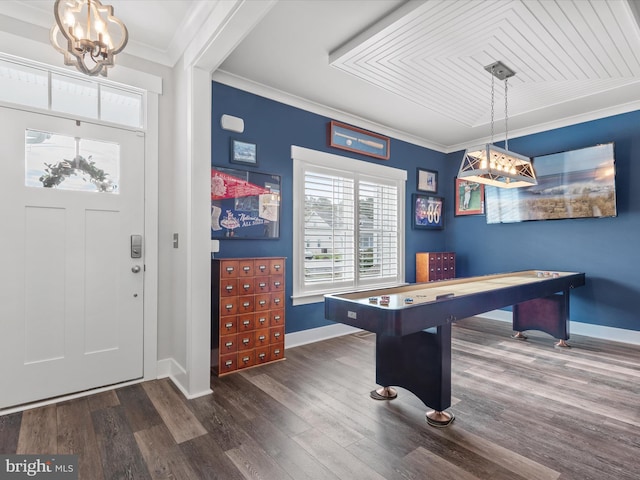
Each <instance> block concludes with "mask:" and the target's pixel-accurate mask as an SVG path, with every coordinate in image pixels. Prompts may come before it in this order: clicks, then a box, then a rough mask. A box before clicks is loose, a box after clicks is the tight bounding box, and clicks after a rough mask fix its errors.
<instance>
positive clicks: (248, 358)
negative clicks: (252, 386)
mask: <svg viewBox="0 0 640 480" xmlns="http://www.w3.org/2000/svg"><path fill="white" fill-rule="evenodd" d="M249 360H251V358H250V357H242V362H243V363H248V362H249Z"/></svg>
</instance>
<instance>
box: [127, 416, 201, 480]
mask: <svg viewBox="0 0 640 480" xmlns="http://www.w3.org/2000/svg"><path fill="white" fill-rule="evenodd" d="M133 436H134V437H135V439H136V443H137V444H138V447H139V448H140V452H141V453H142V458H144V461H145V463H146V465H147V469H148V470H149V473H150V474H151V478H153V480H199V479H200V477H199V476H198V474H197V473H196V472H195V471H194V470H193V468H192V467H191V465H190V464H189V461H188V460H187V458H186V457H185V455H184V454H183V453H182V450H180V448H179V447H178V444H177V443H176V442H175V440H174V439H173V436H172V435H171V432H169V429H167V427H166V426H165V425H164V424H161V425H155V426H153V427H150V428H148V429H145V430H139V431H137V432H135V433H134V434H133Z"/></svg>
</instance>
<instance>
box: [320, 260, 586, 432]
mask: <svg viewBox="0 0 640 480" xmlns="http://www.w3.org/2000/svg"><path fill="white" fill-rule="evenodd" d="M584 284H585V274H584V273H575V272H547V271H540V270H527V271H521V272H513V273H503V274H495V275H483V276H478V277H470V278H458V279H454V280H443V281H438V282H430V283H415V284H410V285H404V286H401V287H393V288H386V289H379V290H369V291H362V292H353V293H341V294H327V295H325V296H324V305H325V317H326V318H327V319H328V320H333V321H335V322H339V323H344V324H346V325H351V326H354V327H357V328H361V329H363V330H367V331H369V332H373V333H375V334H376V383H377V384H378V385H381V386H382V388H379V389H376V390H373V391H372V392H371V397H372V398H374V399H377V400H388V399H392V398H395V397H396V395H397V392H396V391H395V390H394V389H393V388H392V386H397V387H403V388H406V389H407V390H409V391H410V392H412V393H413V394H414V395H416V396H417V397H418V398H419V399H420V400H421V401H422V402H424V404H425V405H427V406H428V407H430V408H433V410H432V411H429V412H427V414H426V419H427V422H428V423H429V424H430V425H432V426H436V427H444V426H447V425H449V424H450V423H451V422H452V421H453V419H454V417H453V414H451V413H449V412H447V411H446V409H447V408H449V407H450V406H451V324H452V323H453V322H455V321H456V320H459V319H463V318H467V317H471V316H473V315H478V314H480V313H484V312H488V311H491V310H495V309H498V308H502V307H506V306H511V305H512V306H513V329H514V331H515V332H516V334H515V335H514V338H519V339H526V337H525V336H524V335H523V334H522V332H523V331H526V330H540V331H543V332H546V333H548V334H550V335H552V336H553V337H555V338H557V339H558V341H559V342H558V343H557V344H556V345H558V346H567V344H566V340H568V339H569V292H570V290H571V289H573V288H575V287H580V286H583V285H584Z"/></svg>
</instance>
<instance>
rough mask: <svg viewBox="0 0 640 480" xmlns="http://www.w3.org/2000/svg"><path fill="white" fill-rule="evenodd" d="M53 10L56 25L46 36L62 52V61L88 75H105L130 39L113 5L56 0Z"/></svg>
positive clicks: (75, 0)
mask: <svg viewBox="0 0 640 480" xmlns="http://www.w3.org/2000/svg"><path fill="white" fill-rule="evenodd" d="M53 9H54V16H55V19H56V25H54V26H53V28H52V29H51V32H50V35H49V38H50V40H51V44H52V45H53V46H54V48H55V49H56V50H58V51H59V52H60V53H62V54H63V55H64V64H65V65H72V66H75V67H76V68H77V69H78V70H80V71H81V72H82V73H85V74H87V75H90V76H96V75H102V76H104V77H106V76H107V69H108V68H110V67H112V66H113V65H114V60H115V55H117V54H118V53H120V52H121V51H122V50H123V49H124V47H125V46H126V45H127V41H128V39H129V33H128V32H127V27H126V26H125V25H124V23H122V21H121V20H120V19H118V18H116V17H115V16H114V15H113V7H112V6H110V5H102V3H101V2H100V1H99V0H56V2H55V5H54V7H53Z"/></svg>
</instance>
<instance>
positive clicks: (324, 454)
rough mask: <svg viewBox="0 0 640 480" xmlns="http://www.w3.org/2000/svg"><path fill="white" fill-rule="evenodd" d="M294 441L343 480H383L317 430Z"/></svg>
mask: <svg viewBox="0 0 640 480" xmlns="http://www.w3.org/2000/svg"><path fill="white" fill-rule="evenodd" d="M294 440H295V441H296V442H298V443H299V444H300V445H301V446H302V447H303V448H304V449H305V450H307V451H308V452H309V453H310V454H312V455H313V456H314V457H315V458H317V459H318V461H319V462H320V463H322V464H323V465H324V466H325V467H326V468H327V469H328V470H330V471H331V472H333V473H334V474H335V475H336V476H337V477H338V478H341V479H344V480H383V479H384V477H383V476H382V475H380V474H379V473H378V472H376V471H375V470H373V469H372V468H371V467H370V466H369V465H367V464H366V463H365V462H363V461H362V460H360V459H358V457H356V456H355V455H353V454H352V453H350V452H349V451H347V450H345V449H344V448H342V447H341V446H340V445H338V444H337V443H335V442H334V441H333V440H331V439H330V438H329V437H327V436H326V435H325V434H324V433H322V432H321V431H319V430H316V429H312V430H308V431H306V432H303V433H301V434H300V435H296V436H295V438H294Z"/></svg>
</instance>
